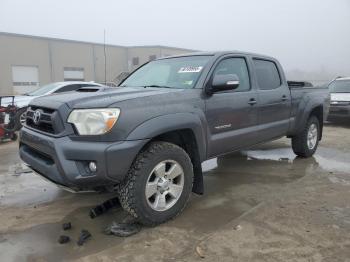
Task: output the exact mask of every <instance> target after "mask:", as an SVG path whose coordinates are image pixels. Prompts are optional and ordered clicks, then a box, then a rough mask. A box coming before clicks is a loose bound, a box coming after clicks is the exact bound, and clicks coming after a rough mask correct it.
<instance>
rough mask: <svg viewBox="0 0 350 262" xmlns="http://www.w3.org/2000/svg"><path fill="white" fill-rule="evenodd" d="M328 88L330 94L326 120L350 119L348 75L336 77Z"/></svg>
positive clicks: (349, 80) (349, 82) (349, 79)
mask: <svg viewBox="0 0 350 262" xmlns="http://www.w3.org/2000/svg"><path fill="white" fill-rule="evenodd" d="M328 88H329V92H330V94H331V104H330V110H329V116H328V120H329V121H335V120H345V119H346V120H350V77H341V78H337V79H335V80H333V81H332V82H331V83H330V84H329V86H328Z"/></svg>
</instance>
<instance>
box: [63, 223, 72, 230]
mask: <svg viewBox="0 0 350 262" xmlns="http://www.w3.org/2000/svg"><path fill="white" fill-rule="evenodd" d="M71 228H72V224H71V222H68V223H63V224H62V229H63V230H69V229H71Z"/></svg>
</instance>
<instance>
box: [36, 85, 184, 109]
mask: <svg viewBox="0 0 350 262" xmlns="http://www.w3.org/2000/svg"><path fill="white" fill-rule="evenodd" d="M180 91H182V89H169V88H142V87H123V88H111V89H106V90H104V91H102V92H96V93H94V92H79V91H76V92H69V93H62V94H53V95H50V96H44V97H40V98H37V99H35V100H33V102H32V104H36V105H42V106H44V105H45V104H47V105H48V107H49V108H52V106H54V107H56V106H55V105H59V104H63V103H64V104H66V105H67V106H68V107H70V108H99V107H109V106H110V105H112V104H115V103H118V102H121V101H126V100H130V99H137V98H141V97H147V96H155V95H161V94H166V93H173V92H180Z"/></svg>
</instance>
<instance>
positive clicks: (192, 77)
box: [121, 56, 210, 88]
mask: <svg viewBox="0 0 350 262" xmlns="http://www.w3.org/2000/svg"><path fill="white" fill-rule="evenodd" d="M209 59H210V56H187V57H177V58H167V59H161V60H155V61H152V62H149V63H148V64H146V65H144V66H142V67H141V68H140V69H138V70H137V71H135V72H134V73H133V74H131V75H130V76H129V77H128V78H127V79H126V80H125V81H124V82H123V83H122V84H121V86H123V87H125V86H132V87H138V86H142V87H167V88H193V87H194V85H195V84H196V82H197V80H198V78H199V76H200V74H201V72H202V71H203V68H204V67H205V65H206V64H207V63H208V61H209Z"/></svg>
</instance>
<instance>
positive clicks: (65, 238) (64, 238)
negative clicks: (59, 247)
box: [58, 235, 70, 244]
mask: <svg viewBox="0 0 350 262" xmlns="http://www.w3.org/2000/svg"><path fill="white" fill-rule="evenodd" d="M69 241H70V237H69V236H64V235H62V236H60V237H59V238H58V243H60V244H66V243H68V242H69Z"/></svg>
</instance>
